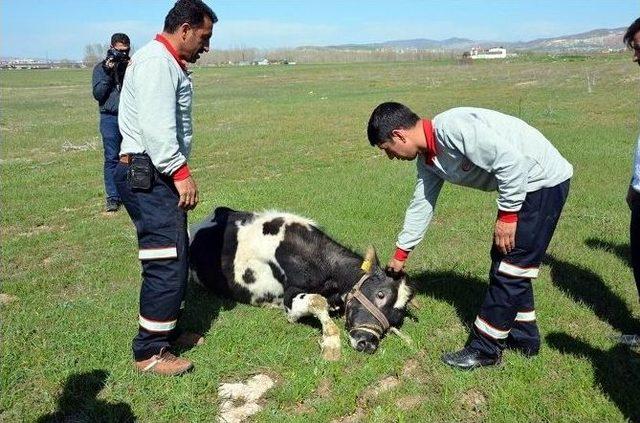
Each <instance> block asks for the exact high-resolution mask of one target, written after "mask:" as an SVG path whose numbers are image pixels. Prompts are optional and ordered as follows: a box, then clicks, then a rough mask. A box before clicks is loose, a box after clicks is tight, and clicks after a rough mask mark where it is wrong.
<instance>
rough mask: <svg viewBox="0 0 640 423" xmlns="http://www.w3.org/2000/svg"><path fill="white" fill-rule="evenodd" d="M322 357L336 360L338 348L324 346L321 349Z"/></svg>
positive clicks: (338, 353) (337, 358) (338, 355)
mask: <svg viewBox="0 0 640 423" xmlns="http://www.w3.org/2000/svg"><path fill="white" fill-rule="evenodd" d="M322 358H324V359H325V360H327V361H338V360H340V349H339V348H325V349H323V350H322Z"/></svg>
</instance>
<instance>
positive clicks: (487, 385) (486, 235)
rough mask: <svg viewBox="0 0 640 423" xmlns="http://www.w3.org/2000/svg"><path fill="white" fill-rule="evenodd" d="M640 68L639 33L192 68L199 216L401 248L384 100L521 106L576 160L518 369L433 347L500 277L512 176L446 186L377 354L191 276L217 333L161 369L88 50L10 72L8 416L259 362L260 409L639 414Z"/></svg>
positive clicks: (205, 405)
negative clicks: (487, 56) (111, 186)
mask: <svg viewBox="0 0 640 423" xmlns="http://www.w3.org/2000/svg"><path fill="white" fill-rule="evenodd" d="M639 75H640V73H639V71H638V67H637V65H634V64H633V63H631V60H630V57H628V55H624V56H622V55H609V56H602V57H596V58H580V57H574V58H568V59H566V58H565V59H562V58H558V59H549V60H544V61H543V60H526V59H521V60H517V61H512V62H497V61H496V62H488V63H474V64H473V65H471V66H461V65H457V64H453V63H429V62H421V63H387V64H352V65H349V64H347V65H322V66H311V65H305V66H299V65H298V66H288V67H285V66H280V67H247V68H207V69H196V70H195V73H194V82H195V90H196V97H195V101H194V119H195V128H196V129H195V130H196V135H195V144H194V149H193V151H192V160H191V166H192V169H193V170H194V176H195V178H196V181H197V183H198V186H199V189H200V193H201V203H200V204H199V206H198V208H197V209H196V210H194V211H193V212H191V215H190V219H191V221H192V222H195V221H197V220H199V219H200V218H202V217H204V216H205V215H206V214H208V212H210V211H211V210H212V209H213V208H214V207H216V206H219V205H227V206H230V207H233V208H237V209H244V210H262V209H271V208H276V209H281V210H287V211H292V212H296V213H298V214H302V215H305V216H308V217H310V218H313V219H314V220H316V221H317V222H319V223H320V224H321V226H322V227H323V228H324V229H325V230H326V231H327V232H328V233H329V234H331V235H332V236H333V237H334V238H336V239H337V240H339V241H341V242H342V243H344V244H345V245H347V246H349V247H350V248H353V249H355V250H357V251H360V252H364V250H365V248H366V246H367V245H368V244H373V245H375V246H376V247H377V248H378V252H379V255H380V257H381V259H382V260H385V261H386V259H387V258H388V255H389V254H391V252H392V250H393V248H394V241H395V236H396V233H397V231H398V230H399V228H400V225H401V223H402V219H403V215H404V210H405V206H406V205H407V202H408V200H409V196H410V193H411V191H412V186H413V182H414V178H415V164H414V163H400V162H391V161H389V160H386V159H385V158H383V156H382V155H381V154H380V152H379V151H377V150H374V149H373V148H371V147H369V145H368V142H367V140H366V134H365V132H366V131H365V126H366V121H367V119H368V116H369V113H370V112H371V110H372V109H373V107H375V106H376V105H377V104H378V103H380V102H383V101H388V100H395V101H401V102H403V103H405V104H407V105H409V106H410V107H412V108H413V109H414V110H416V111H418V112H419V113H421V114H423V115H424V116H432V115H434V114H436V113H438V112H440V111H443V110H445V109H447V108H450V107H454V106H459V105H470V106H481V107H488V108H493V109H496V110H500V111H503V112H506V113H510V114H513V115H516V116H519V117H521V118H523V119H525V120H526V121H528V122H529V123H531V124H532V125H534V126H535V127H537V128H539V129H540V130H541V131H542V132H543V133H544V134H545V135H546V136H547V137H548V138H549V139H550V140H552V142H553V143H554V144H555V145H556V147H558V149H559V150H560V151H561V152H562V154H563V155H564V156H565V157H566V158H567V159H568V160H569V161H570V162H571V163H572V164H573V165H574V168H575V176H574V178H573V180H572V188H571V193H570V198H569V201H568V203H567V205H566V208H565V211H564V214H563V217H562V219H561V221H560V225H559V227H558V230H557V231H556V235H555V237H554V240H553V242H552V245H551V247H550V249H549V252H548V258H547V260H546V261H545V265H544V266H543V268H542V272H541V276H540V278H539V279H537V280H536V281H535V282H534V284H535V288H534V289H535V293H536V301H537V304H536V309H537V314H538V322H539V325H540V329H541V332H542V336H543V348H542V350H541V353H540V355H539V356H538V357H536V358H534V359H527V358H525V357H523V356H521V355H519V354H517V353H513V352H506V353H505V356H504V362H505V364H504V365H503V366H502V367H500V368H497V369H481V370H478V371H474V372H470V373H463V372H458V371H454V370H452V369H450V368H447V367H445V366H444V365H443V364H442V363H441V362H440V356H441V354H442V353H443V352H444V351H449V350H452V349H457V348H459V347H461V346H462V345H463V344H464V343H465V340H466V339H467V334H468V327H469V326H470V325H471V323H472V321H473V318H474V316H475V313H476V312H477V310H478V308H479V306H480V303H481V301H482V299H483V295H484V291H485V288H486V284H487V273H488V266H489V260H488V251H489V246H490V241H491V230H492V224H493V220H494V218H495V213H496V206H495V194H490V193H482V192H476V191H472V190H468V189H462V188H458V187H454V186H451V185H445V188H444V189H443V191H442V194H441V196H440V200H439V203H438V208H437V210H436V216H435V218H434V221H433V223H432V225H431V227H430V230H429V232H428V235H427V237H426V239H425V240H424V242H423V243H422V244H421V245H420V246H419V247H418V248H417V250H416V252H415V253H414V254H413V256H412V258H411V260H410V261H409V263H408V270H409V272H410V277H411V278H414V279H415V280H417V281H418V282H419V283H418V285H419V291H420V292H419V294H418V296H417V299H418V302H419V303H420V305H421V308H420V309H419V310H417V311H415V312H414V314H415V315H416V320H407V322H406V323H405V325H404V327H403V331H404V333H406V334H407V335H409V336H411V337H412V339H413V340H414V343H415V347H414V348H410V347H408V346H407V345H406V344H405V343H403V342H402V341H401V340H400V339H399V338H398V337H394V336H391V337H388V338H387V339H385V340H384V341H383V342H382V345H381V348H380V350H379V351H378V352H377V353H376V354H375V355H373V356H368V355H363V354H359V353H357V352H356V351H354V350H352V349H351V348H350V347H349V346H348V342H347V338H346V334H344V333H343V335H342V340H343V358H342V359H341V360H340V361H338V362H334V363H329V362H324V361H322V359H321V357H320V350H319V346H318V343H317V341H318V339H319V332H318V329H317V328H316V327H313V326H310V325H302V324H298V325H291V324H289V323H287V322H286V319H285V316H284V314H283V313H281V312H279V311H277V310H269V309H259V308H253V307H250V306H245V305H242V304H234V303H233V302H229V301H222V300H220V299H217V298H215V297H212V296H209V295H207V294H206V293H204V292H202V291H200V290H199V289H197V288H194V287H192V288H190V291H189V294H188V303H187V311H188V312H187V315H186V316H185V319H184V322H183V324H184V326H185V327H187V328H190V329H195V330H201V331H204V332H205V333H206V334H207V341H206V343H205V345H203V346H201V347H198V348H197V349H193V350H191V351H187V352H185V353H184V356H186V357H188V358H189V359H191V360H192V361H193V362H194V363H195V365H196V369H195V371H194V372H192V373H190V374H188V375H186V376H184V377H180V378H162V377H152V376H146V375H139V374H137V373H135V372H134V370H133V368H132V363H131V352H130V342H131V338H132V337H133V335H134V334H135V332H136V328H137V305H138V292H139V285H140V271H139V262H138V261H137V258H136V256H137V254H136V252H137V247H136V242H135V234H134V230H133V226H132V224H131V222H130V221H129V218H128V216H127V215H126V213H124V212H119V213H118V214H117V215H116V216H115V217H108V216H106V215H105V214H103V213H102V207H103V186H102V151H101V140H100V138H99V135H98V114H97V106H96V104H95V102H94V100H93V98H92V97H91V94H90V79H91V72H90V71H89V70H51V71H16V72H2V73H0V88H1V97H2V113H1V117H0V123H1V126H0V130H1V132H0V134H1V136H2V154H1V159H2V162H1V167H0V172H1V175H0V188H1V193H0V195H1V200H2V201H1V203H2V215H1V226H2V233H1V237H2V259H1V264H0V266H1V277H2V292H3V293H4V294H7V295H9V297H8V298H9V300H6V298H5V301H6V302H8V304H6V305H4V306H2V307H1V308H0V312H1V313H2V357H1V374H0V378H1V384H2V386H0V389H1V394H0V396H1V399H0V420H2V421H6V422H10V421H11V422H13V421H37V420H39V419H40V420H41V421H46V420H47V419H53V418H56V417H60V416H62V415H65V416H67V417H73V418H76V420H73V421H126V420H127V419H131V420H132V419H137V420H139V421H142V422H195V421H213V420H214V419H215V416H216V415H217V411H218V401H217V387H218V384H219V383H221V382H235V381H241V380H245V379H246V378H247V377H249V376H250V375H253V374H256V373H260V372H262V373H267V374H269V375H272V376H273V377H274V378H275V379H276V380H277V384H276V386H275V387H274V388H273V389H272V390H270V391H269V392H268V393H267V396H266V398H265V400H264V405H265V409H264V411H262V412H261V413H260V414H257V415H256V416H254V420H255V421H258V422H267V421H278V422H288V421H291V422H295V421H312V422H324V421H331V420H336V421H340V419H343V420H342V421H370V422H393V421H401V422H418V421H420V422H423V421H474V422H475V421H492V422H514V421H535V422H539V421H576V422H578V421H579V422H602V421H607V422H608V421H625V420H627V419H628V420H632V421H638V420H640V388H639V387H638V386H639V385H638V380H639V378H640V355H638V354H637V353H634V352H632V351H629V350H627V349H625V348H622V347H620V346H617V345H616V344H615V342H614V341H613V340H612V339H611V336H612V335H614V334H616V333H620V332H629V331H636V332H640V320H639V317H640V307H639V305H638V295H637V293H636V289H635V285H634V283H633V280H632V276H631V271H630V269H629V263H628V259H627V257H628V235H627V226H628V221H629V211H628V209H627V206H626V204H625V202H624V197H625V194H626V189H627V186H628V182H629V176H630V166H631V159H632V152H633V148H634V145H635V140H636V136H637V133H638V130H639V127H638V84H639V82H640V76H639ZM588 79H589V80H591V81H592V84H591V89H590V90H589V86H588V84H587V80H588ZM589 91H591V92H589ZM340 325H341V327H343V322H340ZM56 413H58V414H56Z"/></svg>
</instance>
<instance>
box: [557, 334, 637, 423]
mask: <svg viewBox="0 0 640 423" xmlns="http://www.w3.org/2000/svg"><path fill="white" fill-rule="evenodd" d="M546 341H547V344H548V345H549V346H550V347H551V348H553V349H556V350H558V351H560V352H561V353H563V354H571V355H575V356H577V357H583V358H586V359H588V360H590V361H591V364H592V366H593V370H594V374H595V382H596V383H597V385H598V386H599V387H600V389H601V390H602V392H603V393H604V394H605V395H606V396H607V397H608V398H609V399H611V401H613V402H614V403H615V404H616V406H617V407H618V409H619V410H620V411H621V412H622V414H624V416H625V418H627V419H629V420H630V421H634V422H640V385H639V384H638V380H640V355H638V354H636V353H633V352H630V351H629V349H628V348H627V347H625V346H622V345H616V346H614V347H613V348H611V349H610V350H608V351H605V350H601V349H599V348H594V347H593V346H591V345H589V344H588V343H586V342H584V341H582V340H580V339H577V338H574V337H572V336H570V335H567V334H566V333H557V332H556V333H551V334H549V335H547V337H546Z"/></svg>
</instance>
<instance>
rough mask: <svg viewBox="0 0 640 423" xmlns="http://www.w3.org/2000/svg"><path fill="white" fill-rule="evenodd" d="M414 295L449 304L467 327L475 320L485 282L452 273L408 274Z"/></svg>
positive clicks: (485, 285) (483, 292) (483, 293)
mask: <svg viewBox="0 0 640 423" xmlns="http://www.w3.org/2000/svg"><path fill="white" fill-rule="evenodd" d="M409 278H410V280H411V283H412V285H413V286H414V288H415V291H416V293H420V294H423V295H426V296H429V297H432V298H435V299H438V300H442V301H445V302H447V303H449V304H451V305H452V306H453V307H454V308H455V309H456V313H457V314H458V317H459V318H460V320H461V321H462V322H463V323H464V324H465V325H466V326H468V327H470V326H471V324H472V323H473V321H474V320H475V317H476V314H477V313H478V311H479V310H480V306H481V305H482V301H483V300H484V296H485V293H486V291H487V286H488V285H487V281H486V280H483V279H480V278H478V277H475V276H469V275H465V274H461V273H457V272H454V271H443V272H429V271H426V272H421V273H418V274H415V275H412V274H409Z"/></svg>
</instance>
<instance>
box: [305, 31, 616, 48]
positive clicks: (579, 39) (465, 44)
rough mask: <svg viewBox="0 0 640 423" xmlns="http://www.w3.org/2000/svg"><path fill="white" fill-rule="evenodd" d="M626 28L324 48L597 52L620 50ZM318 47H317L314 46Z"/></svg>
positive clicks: (419, 39)
mask: <svg viewBox="0 0 640 423" xmlns="http://www.w3.org/2000/svg"><path fill="white" fill-rule="evenodd" d="M625 31H626V28H615V29H594V30H592V31H588V32H583V33H580V34H573V35H563V36H560V37H552V38H540V39H536V40H531V41H518V42H504V41H499V40H470V39H468V38H447V39H446V40H430V39H426V38H418V39H413V40H395V41H385V42H381V43H369V44H341V45H333V46H326V47H324V48H327V49H335V50H379V49H394V50H400V49H417V50H437V51H443V50H450V51H462V50H469V49H470V48H471V47H483V48H489V47H497V46H502V47H506V48H507V49H509V50H520V51H524V50H527V51H540V52H596V51H607V50H609V49H613V50H619V49H623V48H624V45H623V43H622V36H623V35H624V32H625ZM316 48H317V47H316Z"/></svg>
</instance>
